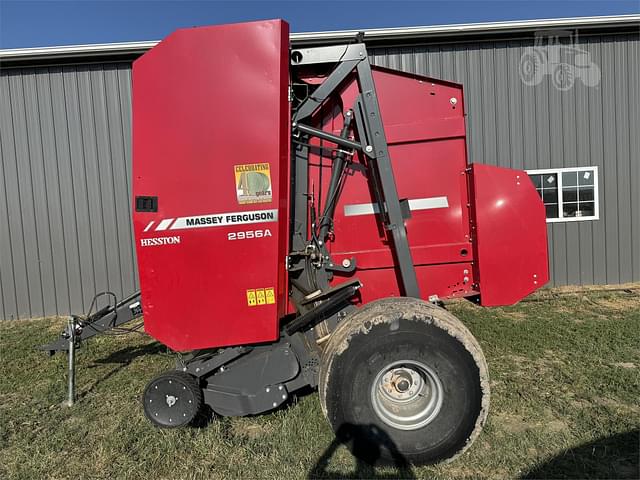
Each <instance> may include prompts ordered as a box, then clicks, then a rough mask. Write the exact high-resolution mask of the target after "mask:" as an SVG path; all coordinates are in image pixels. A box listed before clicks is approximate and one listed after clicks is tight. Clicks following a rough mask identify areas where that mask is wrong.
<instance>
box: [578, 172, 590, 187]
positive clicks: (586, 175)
mask: <svg viewBox="0 0 640 480" xmlns="http://www.w3.org/2000/svg"><path fill="white" fill-rule="evenodd" d="M593 177H594V172H593V170H585V171H584V172H578V182H579V183H580V185H593Z"/></svg>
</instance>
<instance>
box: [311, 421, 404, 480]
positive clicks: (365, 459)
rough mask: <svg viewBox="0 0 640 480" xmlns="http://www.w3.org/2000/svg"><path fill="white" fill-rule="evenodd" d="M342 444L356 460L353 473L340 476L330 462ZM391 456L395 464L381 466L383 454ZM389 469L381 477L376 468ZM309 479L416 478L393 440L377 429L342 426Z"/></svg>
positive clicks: (373, 427) (364, 426)
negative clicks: (330, 466)
mask: <svg viewBox="0 0 640 480" xmlns="http://www.w3.org/2000/svg"><path fill="white" fill-rule="evenodd" d="M341 444H346V445H347V446H348V447H349V450H351V452H352V453H353V455H354V456H355V458H356V467H355V469H354V470H353V471H352V472H338V471H334V470H332V469H330V468H328V467H329V462H330V461H331V458H332V457H333V455H334V454H335V452H336V450H337V449H338V447H339V446H340V445H341ZM383 451H385V452H384V453H386V454H387V456H390V457H391V458H392V459H393V460H392V462H381V459H382V454H383ZM378 463H385V464H387V465H389V468H388V469H387V470H390V471H388V473H380V472H379V471H377V470H376V468H375V467H374V465H376V464H378ZM309 478H389V479H391V478H416V477H415V475H414V474H413V470H412V469H411V465H410V464H409V462H408V461H407V459H406V458H404V456H403V455H402V454H401V453H400V451H399V450H398V447H397V446H396V444H395V443H394V442H393V440H392V439H391V438H390V437H389V436H388V435H387V434H386V433H384V432H383V431H382V430H380V429H379V428H378V427H376V426H375V425H353V424H350V423H347V424H344V425H342V426H341V427H340V428H339V429H338V432H337V433H336V438H335V439H334V440H333V442H331V445H329V447H327V449H326V450H325V451H324V452H323V453H322V455H321V456H320V458H319V459H318V461H317V462H316V464H315V465H314V466H313V468H312V469H311V470H310V471H309Z"/></svg>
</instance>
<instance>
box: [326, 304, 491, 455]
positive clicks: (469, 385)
mask: <svg viewBox="0 0 640 480" xmlns="http://www.w3.org/2000/svg"><path fill="white" fill-rule="evenodd" d="M400 360H416V361H420V362H422V363H424V364H425V365H427V366H429V367H430V368H432V369H433V370H434V371H435V373H436V374H437V375H438V377H439V379H440V381H441V383H442V385H443V390H444V403H443V405H442V408H441V409H440V411H439V413H438V415H437V416H436V418H435V419H434V420H433V421H431V422H430V423H429V424H427V425H425V426H424V427H421V428H419V429H416V430H399V429H396V428H394V427H391V426H389V425H387V424H385V423H384V422H383V421H382V420H381V419H380V418H379V417H378V416H377V414H376V413H375V412H374V410H373V407H372V404H371V385H372V383H373V381H374V380H375V377H376V375H377V374H378V372H380V371H381V370H382V369H383V368H384V367H385V366H386V365H388V364H390V363H392V362H394V361H400ZM320 368H321V370H320V377H319V394H320V401H321V405H322V409H323V412H324V414H325V416H326V418H327V420H328V421H329V423H330V424H331V426H332V428H333V430H334V432H336V436H337V437H338V439H339V440H341V441H342V442H343V443H345V444H346V445H347V446H348V447H349V449H350V450H351V451H352V453H353V454H354V455H355V456H356V457H358V458H360V459H361V460H364V461H365V462H367V463H369V464H374V465H375V464H381V465H390V464H395V465H402V464H406V463H412V464H416V465H424V464H432V463H436V462H439V461H451V460H453V459H454V458H456V457H457V456H459V455H460V454H462V453H463V452H464V451H465V450H466V449H467V448H468V447H469V446H470V445H471V443H472V442H473V440H475V438H476V437H477V436H478V435H479V433H480V431H481V430H482V427H483V425H484V423H485V421H486V418H487V413H488V409H489V377H488V369H487V365H486V361H485V359H484V355H483V354H482V350H481V348H480V346H479V345H478V343H477V341H476V340H475V338H474V337H473V335H472V334H471V332H469V330H468V329H467V328H466V327H465V326H464V325H463V324H462V323H461V322H460V321H459V320H458V319H457V318H456V317H455V316H453V315H452V314H451V313H449V312H447V311H446V310H444V309H443V308H440V307H437V306H435V305H433V304H430V303H427V302H424V301H421V300H417V299H410V298H393V299H383V300H378V301H376V302H372V303H370V304H367V305H366V306H365V307H363V308H361V309H360V310H359V311H358V312H356V313H354V314H353V315H351V316H350V317H348V318H347V319H345V320H344V321H343V322H342V323H340V324H339V326H338V327H337V328H336V330H335V332H334V333H333V334H332V336H331V338H330V339H329V341H328V342H327V346H326V348H325V350H324V353H323V358H322V362H321V366H320Z"/></svg>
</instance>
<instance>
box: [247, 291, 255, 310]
mask: <svg viewBox="0 0 640 480" xmlns="http://www.w3.org/2000/svg"><path fill="white" fill-rule="evenodd" d="M247 305H249V306H250V307H255V306H256V291H255V290H247Z"/></svg>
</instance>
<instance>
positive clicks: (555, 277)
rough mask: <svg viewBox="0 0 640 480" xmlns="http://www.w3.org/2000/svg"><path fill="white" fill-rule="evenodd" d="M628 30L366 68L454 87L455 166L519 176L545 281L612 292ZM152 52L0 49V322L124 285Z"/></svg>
mask: <svg viewBox="0 0 640 480" xmlns="http://www.w3.org/2000/svg"><path fill="white" fill-rule="evenodd" d="M639 26H640V16H638V15H625V16H616V17H591V18H575V19H558V20H536V21H523V22H502V23H485V24H468V25H449V26H437V27H415V28H399V29H377V30H370V31H367V32H366V35H365V41H366V42H367V44H368V47H369V49H370V52H371V55H372V62H373V63H375V64H378V65H384V66H390V67H393V68H397V69H400V70H405V71H408V72H415V73H420V74H425V75H431V76H434V77H437V78H442V79H447V80H453V81H456V82H460V83H462V84H463V85H464V87H465V108H466V112H467V120H468V122H467V124H468V152H469V160H470V161H471V162H486V163H491V164H498V165H501V166H511V167H515V168H523V169H526V170H528V171H529V173H530V175H531V178H532V180H533V181H534V183H536V186H537V187H538V190H539V192H540V194H541V196H542V197H543V199H544V201H545V204H546V205H547V216H548V222H549V223H548V229H549V230H548V232H549V247H550V250H549V252H550V262H551V273H552V282H553V284H555V285H566V284H616V283H624V282H630V281H638V280H640V136H639V134H638V133H639V132H640V42H639ZM356 33H357V32H323V33H303V34H293V35H292V37H291V40H292V43H293V44H294V45H296V46H300V45H305V44H308V45H322V44H335V43H341V42H345V41H351V40H352V39H353V38H354V36H355V34H356ZM154 44H155V42H143V43H121V44H108V45H84V46H74V47H53V48H41V49H18V50H0V62H1V63H0V67H1V70H0V319H13V318H26V317H40V316H48V315H62V314H67V313H70V312H75V313H82V312H84V311H85V310H86V309H87V307H88V303H89V301H90V300H91V298H92V296H93V294H94V293H95V292H97V291H103V290H110V291H113V292H114V293H115V294H117V295H118V296H119V297H121V296H122V295H125V294H127V293H129V292H131V291H133V290H134V289H135V288H136V284H137V273H136V271H135V258H134V248H133V243H132V228H131V218H130V205H131V196H130V179H129V176H130V168H131V151H130V143H131V142H130V141H131V74H130V69H131V62H132V61H133V60H134V59H135V58H137V57H138V56H139V55H141V54H142V53H144V51H146V50H147V49H149V48H151V47H152V46H153V45H154ZM526 254H527V252H522V255H526Z"/></svg>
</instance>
